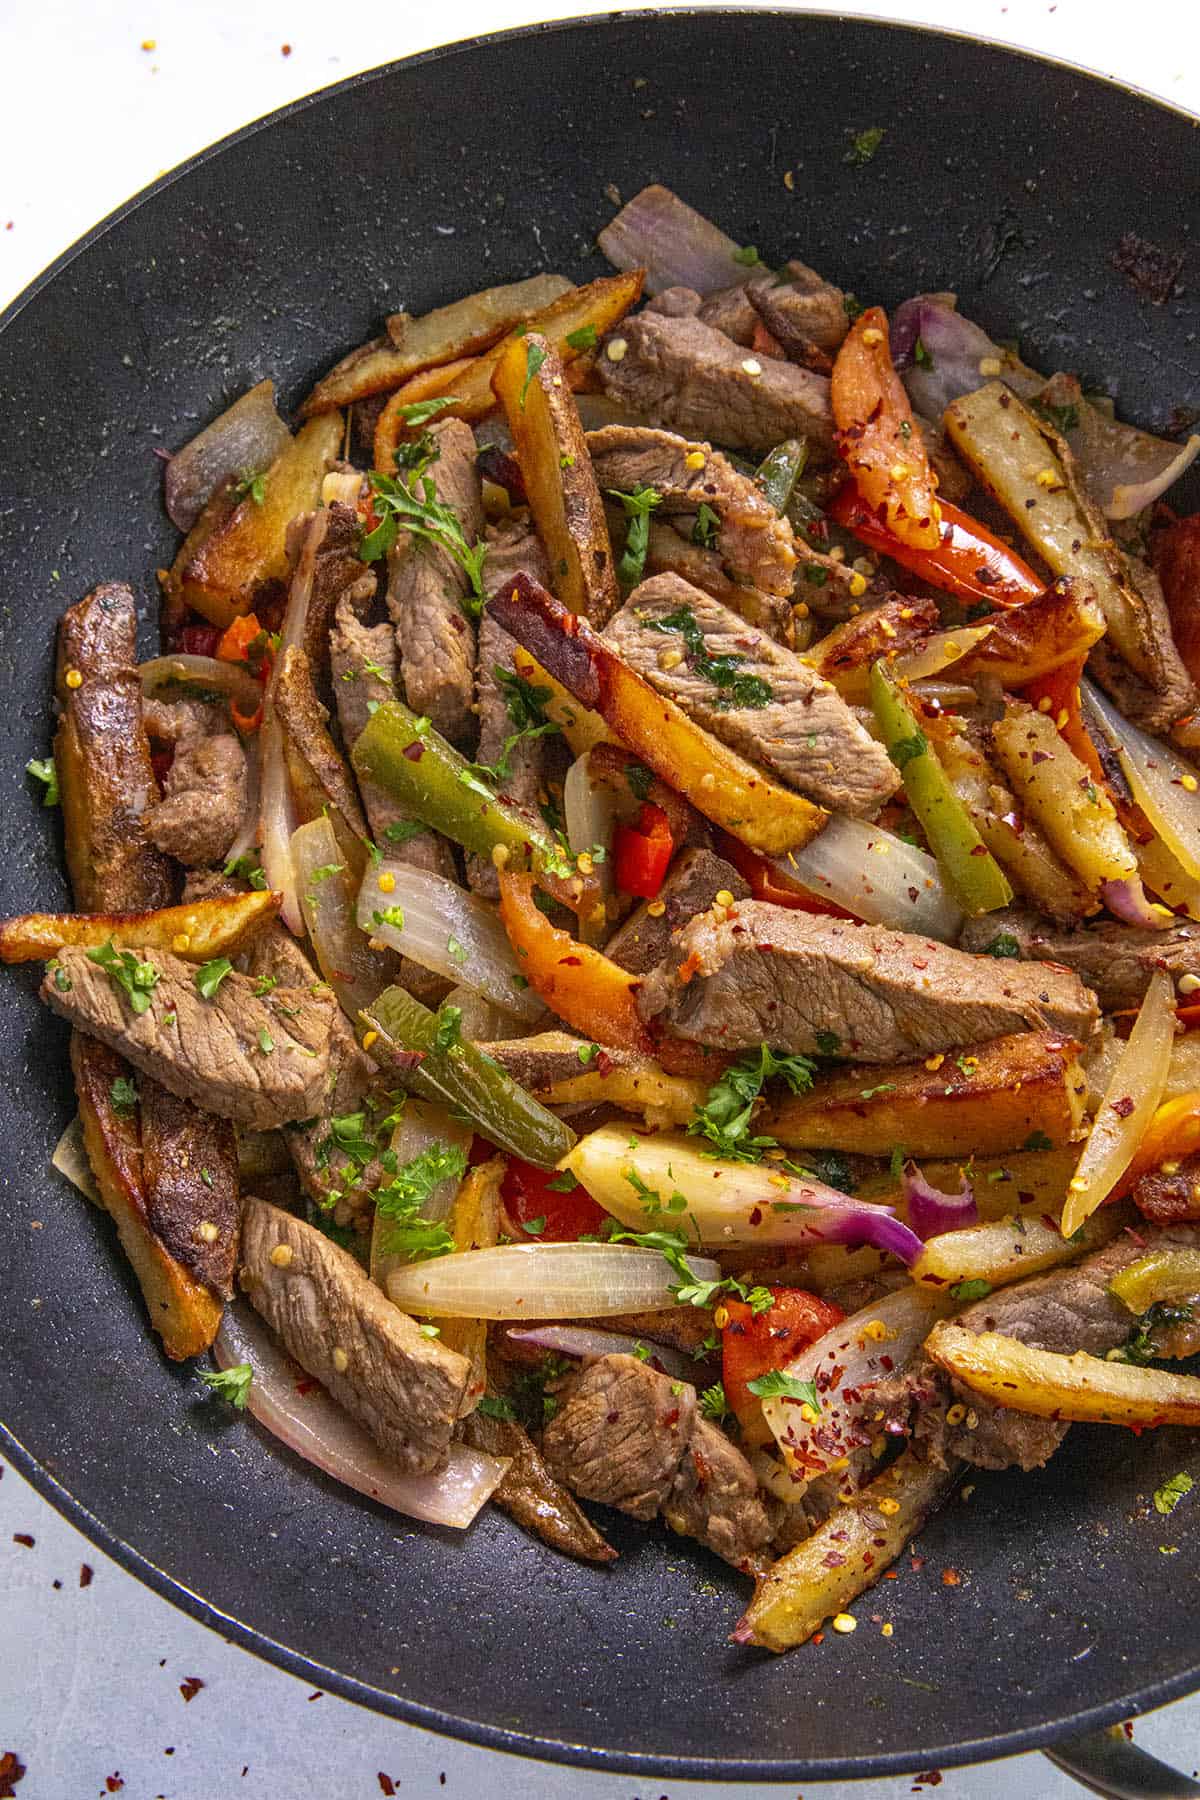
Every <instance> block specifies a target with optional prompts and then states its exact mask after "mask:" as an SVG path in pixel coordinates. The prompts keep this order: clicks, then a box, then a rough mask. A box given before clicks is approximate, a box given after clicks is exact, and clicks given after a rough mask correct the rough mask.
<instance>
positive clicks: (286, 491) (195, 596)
mask: <svg viewBox="0 0 1200 1800" xmlns="http://www.w3.org/2000/svg"><path fill="white" fill-rule="evenodd" d="M341 442H342V421H341V418H340V416H339V415H338V414H336V413H325V414H323V415H322V416H321V417H320V418H317V419H312V420H310V422H309V423H308V424H307V425H305V426H303V427H302V428H301V429H300V431H299V432H297V434H296V436H295V437H294V438H293V439H292V441H291V443H290V444H288V445H287V447H286V448H285V449H284V450H283V452H282V453H281V454H280V455H279V456H278V457H276V459H275V461H274V462H273V463H272V464H271V467H270V468H269V469H268V470H267V472H266V474H265V475H264V476H263V490H262V493H263V497H262V500H261V501H257V500H255V498H254V496H253V495H252V494H247V495H246V497H245V498H244V499H243V500H240V501H239V502H238V504H237V505H236V506H235V507H234V508H233V510H232V512H230V513H228V514H227V515H226V516H225V517H224V518H223V519H221V520H220V521H219V522H218V523H217V524H216V526H215V527H214V529H213V530H212V531H211V532H210V533H209V535H208V536H207V537H205V538H204V540H203V542H202V543H200V544H199V545H198V546H196V547H194V548H193V547H191V538H190V537H189V538H188V540H186V541H185V543H184V546H183V549H182V550H181V552H180V554H179V556H178V557H177V558H176V561H175V565H174V567H173V568H172V570H171V574H170V577H169V578H168V591H169V592H171V593H173V594H175V595H176V596H177V597H178V598H179V599H180V600H182V601H183V602H184V604H185V605H187V606H191V607H194V608H195V610H196V611H197V612H198V613H202V614H203V615H204V617H205V618H206V619H208V620H210V621H211V622H212V624H214V625H220V626H221V627H222V628H224V627H225V626H227V625H229V624H230V623H231V621H232V620H233V619H235V618H237V617H238V616H239V615H240V614H242V613H247V612H249V611H250V610H251V608H252V607H253V605H254V602H255V598H256V596H257V594H258V593H259V591H260V590H261V589H262V588H263V587H265V586H266V585H267V583H268V582H272V581H285V580H286V579H287V576H288V558H287V545H286V534H287V528H288V526H289V525H290V524H291V522H292V520H293V519H294V518H296V516H297V515H298V514H299V513H303V512H309V511H311V509H312V508H313V507H315V506H317V505H319V504H320V499H321V484H322V482H323V481H324V478H325V471H326V469H327V468H328V466H329V464H330V463H331V462H332V461H333V460H334V458H335V457H336V456H337V454H338V451H339V449H340V447H341Z"/></svg>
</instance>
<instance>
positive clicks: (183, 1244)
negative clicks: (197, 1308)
mask: <svg viewBox="0 0 1200 1800" xmlns="http://www.w3.org/2000/svg"><path fill="white" fill-rule="evenodd" d="M138 1100H139V1102H140V1110H141V1121H142V1170H143V1178H144V1180H145V1184H146V1221H147V1223H148V1224H149V1226H150V1229H151V1231H153V1233H154V1234H155V1236H156V1237H157V1238H158V1241H159V1242H160V1243H161V1244H162V1246H163V1248H164V1249H165V1250H167V1251H168V1252H169V1253H170V1255H172V1256H174V1257H176V1258H177V1259H178V1260H179V1261H180V1262H181V1263H182V1264H183V1266H184V1267H185V1268H186V1269H187V1270H188V1271H189V1272H190V1273H191V1274H192V1275H194V1276H195V1277H196V1279H197V1281H203V1282H204V1283H205V1284H206V1285H207V1286H208V1287H210V1288H211V1289H212V1290H213V1292H214V1293H215V1294H219V1295H220V1296H221V1298H222V1299H223V1300H228V1299H229V1297H230V1295H231V1294H232V1292H233V1271H234V1267H235V1265H236V1263H237V1248H238V1224H239V1215H240V1199H239V1193H238V1159H237V1143H236V1139H235V1136H234V1133H233V1131H232V1130H231V1128H230V1127H229V1126H228V1125H227V1124H226V1123H225V1121H224V1120H222V1119H214V1118H213V1117H212V1115H211V1114H210V1113H203V1112H201V1111H200V1109H199V1108H198V1107H196V1106H193V1105H192V1104H191V1102H190V1101H188V1100H181V1099H180V1098H179V1097H178V1095H176V1094H172V1093H169V1092H168V1091H167V1089H166V1088H164V1087H161V1086H160V1085H159V1083H158V1082H157V1081H143V1082H141V1083H140V1084H139V1087H138Z"/></svg>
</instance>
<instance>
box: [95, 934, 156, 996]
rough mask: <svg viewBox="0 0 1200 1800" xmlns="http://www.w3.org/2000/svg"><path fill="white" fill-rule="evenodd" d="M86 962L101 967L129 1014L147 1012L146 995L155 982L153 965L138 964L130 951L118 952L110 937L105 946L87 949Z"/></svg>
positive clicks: (154, 986)
mask: <svg viewBox="0 0 1200 1800" xmlns="http://www.w3.org/2000/svg"><path fill="white" fill-rule="evenodd" d="M88 960H89V962H94V963H96V964H97V965H98V966H99V967H100V968H102V969H103V970H104V972H105V974H106V975H107V976H108V978H109V980H110V981H111V982H112V984H113V986H114V987H115V988H119V989H120V990H121V992H122V993H123V994H124V995H125V997H126V999H127V1000H128V1001H129V1006H130V1010H131V1011H132V1012H135V1013H144V1012H148V1011H149V1010H150V995H151V994H152V993H153V991H154V989H155V988H156V987H157V986H158V983H159V973H158V970H157V969H156V968H155V967H154V964H153V963H148V962H139V961H138V959H137V957H136V956H135V955H134V954H133V951H132V950H118V949H117V947H116V945H115V944H114V943H113V941H112V939H111V938H110V939H109V941H108V943H107V944H98V945H97V946H96V948H95V949H94V950H89V951H88Z"/></svg>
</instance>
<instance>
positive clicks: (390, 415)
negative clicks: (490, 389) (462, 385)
mask: <svg viewBox="0 0 1200 1800" xmlns="http://www.w3.org/2000/svg"><path fill="white" fill-rule="evenodd" d="M474 361H475V358H474V357H473V356H464V357H462V358H460V360H459V361H458V362H450V363H444V364H442V365H441V366H440V367H438V368H436V369H424V370H422V372H421V373H420V374H419V375H414V376H413V377H412V378H411V380H409V381H406V382H405V383H404V386H403V387H402V388H398V389H397V390H396V392H395V393H394V394H393V395H392V397H391V399H390V400H389V401H388V403H387V405H386V406H385V407H384V409H383V411H382V412H381V413H380V415H379V418H378V419H377V420H376V422H375V436H374V439H373V440H372V444H371V460H372V463H373V464H374V467H375V468H376V469H378V471H379V473H380V474H381V475H394V474H395V473H396V450H397V448H398V447H399V445H400V444H401V442H402V441H403V440H404V439H405V438H411V437H413V436H414V435H416V434H417V433H418V432H419V430H420V429H421V428H420V427H419V426H412V425H410V424H409V422H408V420H409V415H408V408H409V407H410V406H415V405H416V404H417V403H418V402H419V401H421V400H435V399H437V397H438V396H439V395H440V394H452V393H453V392H454V384H455V382H456V381H457V380H458V379H459V377H460V376H461V375H465V374H466V372H467V370H468V369H470V367H471V366H472V364H473V363H474Z"/></svg>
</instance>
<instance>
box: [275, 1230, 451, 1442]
mask: <svg viewBox="0 0 1200 1800" xmlns="http://www.w3.org/2000/svg"><path fill="white" fill-rule="evenodd" d="M240 1278H241V1285H242V1287H243V1288H244V1289H245V1291H246V1293H247V1294H248V1295H249V1297H250V1301H251V1303H252V1305H253V1306H254V1308H255V1310H256V1311H257V1312H259V1313H261V1314H262V1316H263V1318H264V1319H265V1320H266V1321H267V1324H268V1325H269V1326H270V1327H271V1329H272V1331H274V1332H276V1333H277V1334H278V1336H279V1337H280V1338H281V1339H282V1340H283V1343H284V1346H285V1348H286V1349H287V1351H288V1353H289V1354H290V1355H291V1356H294V1357H295V1359H296V1361H297V1362H298V1363H299V1364H300V1366H301V1368H303V1369H306V1370H307V1371H308V1373H309V1374H310V1375H312V1376H313V1377H314V1378H315V1379H316V1380H317V1381H319V1382H320V1383H321V1385H322V1387H325V1388H327V1389H328V1390H329V1392H330V1393H331V1394H332V1395H333V1398H334V1399H335V1400H336V1401H337V1402H338V1405H339V1406H343V1407H344V1408H345V1409H346V1411H347V1412H348V1413H349V1414H350V1416H351V1417H352V1418H354V1419H357V1420H358V1422H359V1424H360V1425H362V1426H363V1427H364V1428H365V1429H366V1430H367V1431H369V1432H370V1434H371V1436H372V1437H373V1438H374V1439H375V1441H376V1443H377V1444H379V1445H380V1447H381V1448H382V1449H384V1450H386V1451H387V1453H388V1455H389V1456H390V1457H392V1458H393V1460H394V1461H395V1464H396V1467H397V1468H398V1469H402V1470H404V1471H405V1472H406V1473H411V1474H417V1475H419V1474H428V1473H432V1472H433V1471H434V1470H437V1469H441V1468H444V1467H445V1464H446V1457H447V1453H448V1451H449V1447H450V1437H451V1433H452V1432H453V1430H454V1425H455V1421H456V1420H457V1418H458V1412H459V1407H460V1405H461V1404H462V1400H463V1396H464V1394H465V1392H466V1386H467V1374H468V1368H467V1360H466V1358H465V1357H463V1356H460V1355H459V1354H458V1352H457V1351H456V1350H448V1349H446V1347H445V1345H444V1344H440V1343H439V1342H438V1340H437V1339H436V1338H429V1337H424V1336H423V1335H422V1333H421V1332H420V1330H419V1329H418V1327H417V1326H416V1324H415V1323H414V1321H413V1320H412V1319H410V1318H409V1316H408V1314H407V1313H402V1312H401V1311H400V1309H399V1307H397V1306H393V1305H392V1303H391V1301H390V1300H388V1299H387V1297H386V1295H384V1294H383V1293H382V1292H381V1290H380V1289H379V1288H377V1287H376V1286H375V1284H374V1283H373V1282H372V1281H370V1280H369V1279H368V1278H367V1276H366V1275H365V1274H364V1273H363V1270H362V1269H361V1268H360V1267H359V1265H358V1263H356V1262H355V1260H354V1258H353V1257H352V1256H350V1255H349V1254H348V1253H347V1252H346V1251H345V1250H342V1249H339V1247H338V1246H337V1245H336V1244H335V1243H333V1242H332V1241H331V1239H329V1238H328V1237H326V1236H325V1234H324V1233H323V1232H320V1231H318V1230H316V1228H315V1227H314V1226H312V1225H306V1224H305V1223H304V1221H303V1220H302V1219H297V1218H294V1217H293V1216H292V1215H291V1214H290V1213H285V1212H281V1211H280V1210H279V1208H278V1207H276V1206H270V1205H268V1203H267V1202H266V1201H265V1200H258V1199H255V1198H254V1197H253V1196H252V1195H248V1196H247V1198H246V1203H245V1207H244V1209H243V1216H242V1265H241V1277H240Z"/></svg>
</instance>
